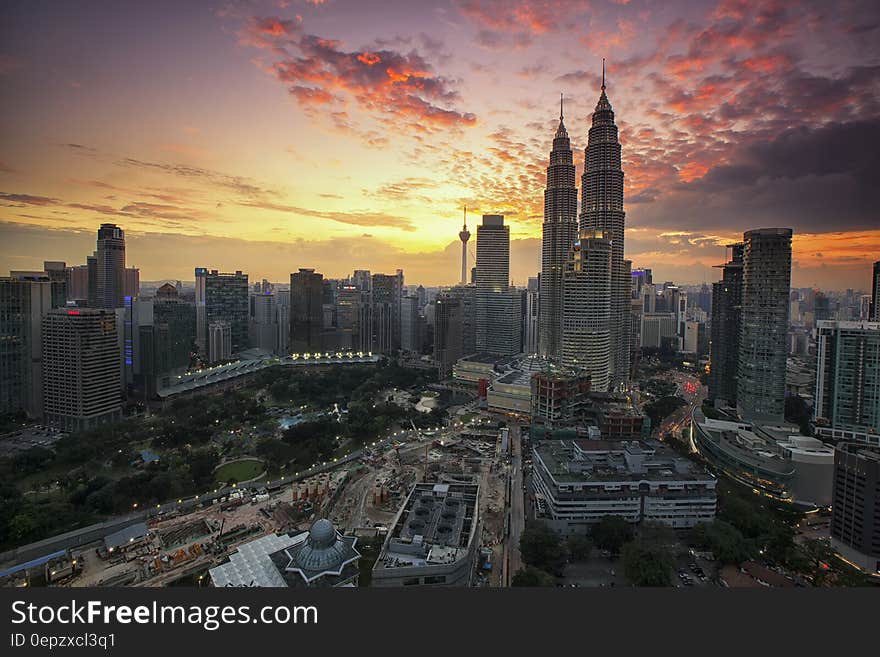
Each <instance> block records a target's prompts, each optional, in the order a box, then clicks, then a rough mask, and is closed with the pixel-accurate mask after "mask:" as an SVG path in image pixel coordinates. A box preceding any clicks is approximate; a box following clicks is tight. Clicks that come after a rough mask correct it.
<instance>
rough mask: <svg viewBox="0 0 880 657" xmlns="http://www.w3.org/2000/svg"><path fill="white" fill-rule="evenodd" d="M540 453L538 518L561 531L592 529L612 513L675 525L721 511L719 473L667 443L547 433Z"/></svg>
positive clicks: (535, 450) (537, 449) (536, 470)
mask: <svg viewBox="0 0 880 657" xmlns="http://www.w3.org/2000/svg"><path fill="white" fill-rule="evenodd" d="M533 456H534V459H533V461H534V482H535V488H536V506H537V509H538V512H537V517H538V518H539V519H541V520H543V521H545V522H546V523H547V524H548V525H549V526H550V527H552V528H553V529H555V530H556V531H558V532H560V533H562V534H577V533H585V532H589V531H590V530H591V528H592V526H593V525H594V524H596V523H598V522H599V521H601V520H602V519H603V518H605V517H608V516H620V517H622V518H624V519H625V520H627V521H628V522H631V523H633V524H636V523H640V522H643V521H649V522H659V523H662V524H664V525H668V526H670V527H673V528H676V529H679V528H688V527H693V526H694V525H696V524H697V523H699V522H710V521H711V520H713V519H714V518H715V504H716V495H715V485H716V480H715V477H713V476H712V475H711V474H709V473H708V472H706V470H705V469H704V468H702V467H701V466H699V465H697V464H696V463H694V462H693V461H691V460H689V459H687V458H684V457H681V456H679V455H677V454H676V453H675V452H673V451H672V450H671V449H669V448H667V447H663V446H660V445H657V444H649V443H645V442H637V441H609V440H542V441H539V442H537V443H535V446H534V447H533Z"/></svg>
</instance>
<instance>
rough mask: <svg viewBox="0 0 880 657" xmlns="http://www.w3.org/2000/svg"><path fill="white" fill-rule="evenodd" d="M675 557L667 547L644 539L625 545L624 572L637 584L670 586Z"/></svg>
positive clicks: (631, 582) (632, 582)
mask: <svg viewBox="0 0 880 657" xmlns="http://www.w3.org/2000/svg"><path fill="white" fill-rule="evenodd" d="M673 564H674V559H673V558H672V554H671V553H670V552H669V550H667V549H666V548H664V547H662V546H660V545H651V544H648V543H645V542H643V541H631V542H629V543H627V544H626V545H624V546H623V572H624V574H625V575H626V578H627V580H629V582H630V584H633V585H635V586H669V585H670V581H671V580H670V576H669V573H670V571H671V570H672V566H673Z"/></svg>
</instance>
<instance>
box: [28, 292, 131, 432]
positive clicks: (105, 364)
mask: <svg viewBox="0 0 880 657" xmlns="http://www.w3.org/2000/svg"><path fill="white" fill-rule="evenodd" d="M42 338H43V404H44V409H45V417H46V421H47V422H48V423H50V424H52V425H55V426H58V427H60V428H62V429H64V430H65V431H79V430H82V429H89V428H92V427H94V426H96V425H97V424H100V423H102V422H107V421H110V420H114V419H118V418H119V417H121V415H122V402H121V395H120V385H121V382H120V359H119V343H118V337H117V320H116V313H115V312H114V311H113V310H109V309H94V308H58V309H55V310H51V311H49V312H48V313H47V314H46V315H45V316H44V317H43V331H42Z"/></svg>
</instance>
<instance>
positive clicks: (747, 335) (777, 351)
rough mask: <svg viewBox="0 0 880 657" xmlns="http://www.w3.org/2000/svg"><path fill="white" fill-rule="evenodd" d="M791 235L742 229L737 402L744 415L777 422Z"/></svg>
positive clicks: (781, 408) (779, 418)
mask: <svg viewBox="0 0 880 657" xmlns="http://www.w3.org/2000/svg"><path fill="white" fill-rule="evenodd" d="M791 236H792V231H791V229H790V228H762V229H758V230H750V231H748V232H746V233H745V234H744V235H743V283H742V286H743V287H742V290H743V292H742V312H741V317H742V320H741V321H742V328H741V330H740V344H739V363H738V369H737V392H736V405H737V410H738V413H739V415H740V417H741V418H743V419H745V420H751V421H763V422H780V421H782V420H783V419H784V417H785V360H786V356H787V353H788V349H787V345H786V339H787V335H788V311H789V294H790V292H791Z"/></svg>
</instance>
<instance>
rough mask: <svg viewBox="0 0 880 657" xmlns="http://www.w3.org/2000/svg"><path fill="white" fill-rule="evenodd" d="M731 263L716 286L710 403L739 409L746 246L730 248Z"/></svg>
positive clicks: (712, 328) (729, 262)
mask: <svg viewBox="0 0 880 657" xmlns="http://www.w3.org/2000/svg"><path fill="white" fill-rule="evenodd" d="M727 248H729V249H730V250H731V256H730V260H729V261H728V262H727V263H726V264H724V265H721V270H722V274H721V280H720V281H718V282H717V283H713V285H712V322H711V325H710V337H709V340H710V343H711V346H710V348H711V352H710V357H711V360H710V369H709V400H710V401H713V402H714V401H719V400H723V401H724V402H726V403H727V404H729V405H730V406H733V407H735V406H736V377H737V370H738V365H737V363H738V362H739V333H740V327H741V325H742V279H743V245H742V243H741V242H740V243H737V244H730V245H728V247H727Z"/></svg>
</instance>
